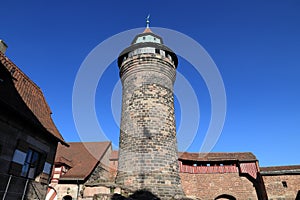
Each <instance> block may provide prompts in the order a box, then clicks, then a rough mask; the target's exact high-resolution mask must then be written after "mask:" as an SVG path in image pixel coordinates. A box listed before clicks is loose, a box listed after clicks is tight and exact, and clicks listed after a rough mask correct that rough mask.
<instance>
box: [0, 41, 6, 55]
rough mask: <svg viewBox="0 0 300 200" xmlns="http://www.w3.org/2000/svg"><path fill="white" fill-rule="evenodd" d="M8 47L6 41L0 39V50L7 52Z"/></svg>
mask: <svg viewBox="0 0 300 200" xmlns="http://www.w3.org/2000/svg"><path fill="white" fill-rule="evenodd" d="M6 49H7V45H6V44H5V42H4V41H3V40H0V51H1V52H2V53H3V54H5V52H6Z"/></svg>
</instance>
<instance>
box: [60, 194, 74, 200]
mask: <svg viewBox="0 0 300 200" xmlns="http://www.w3.org/2000/svg"><path fill="white" fill-rule="evenodd" d="M72 199H73V198H72V197H71V196H70V195H66V196H64V197H63V198H62V200H72Z"/></svg>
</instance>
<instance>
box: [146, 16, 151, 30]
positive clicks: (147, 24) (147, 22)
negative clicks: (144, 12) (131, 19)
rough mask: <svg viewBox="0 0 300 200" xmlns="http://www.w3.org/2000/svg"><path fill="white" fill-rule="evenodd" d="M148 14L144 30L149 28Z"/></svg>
mask: <svg viewBox="0 0 300 200" xmlns="http://www.w3.org/2000/svg"><path fill="white" fill-rule="evenodd" d="M149 18H150V14H148V16H147V18H146V28H149V24H150V20H149Z"/></svg>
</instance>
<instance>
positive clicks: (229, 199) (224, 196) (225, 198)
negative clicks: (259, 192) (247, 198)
mask: <svg viewBox="0 0 300 200" xmlns="http://www.w3.org/2000/svg"><path fill="white" fill-rule="evenodd" d="M222 199H223V200H236V198H235V197H234V196H231V195H228V194H222V195H220V196H218V197H216V198H215V200H222Z"/></svg>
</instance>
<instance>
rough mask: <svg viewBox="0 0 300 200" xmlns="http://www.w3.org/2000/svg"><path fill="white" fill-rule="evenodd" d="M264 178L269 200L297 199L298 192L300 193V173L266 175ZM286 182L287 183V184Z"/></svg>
mask: <svg viewBox="0 0 300 200" xmlns="http://www.w3.org/2000/svg"><path fill="white" fill-rule="evenodd" d="M263 180H264V183H265V187H266V190H267V194H268V198H269V200H279V199H280V200H284V199H285V200H288V199H293V200H295V199H296V196H297V194H298V193H300V174H299V175H274V176H271V175H264V176H263ZM284 182H285V183H286V186H285V183H284ZM298 195H300V194H298ZM298 198H299V197H298Z"/></svg>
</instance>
